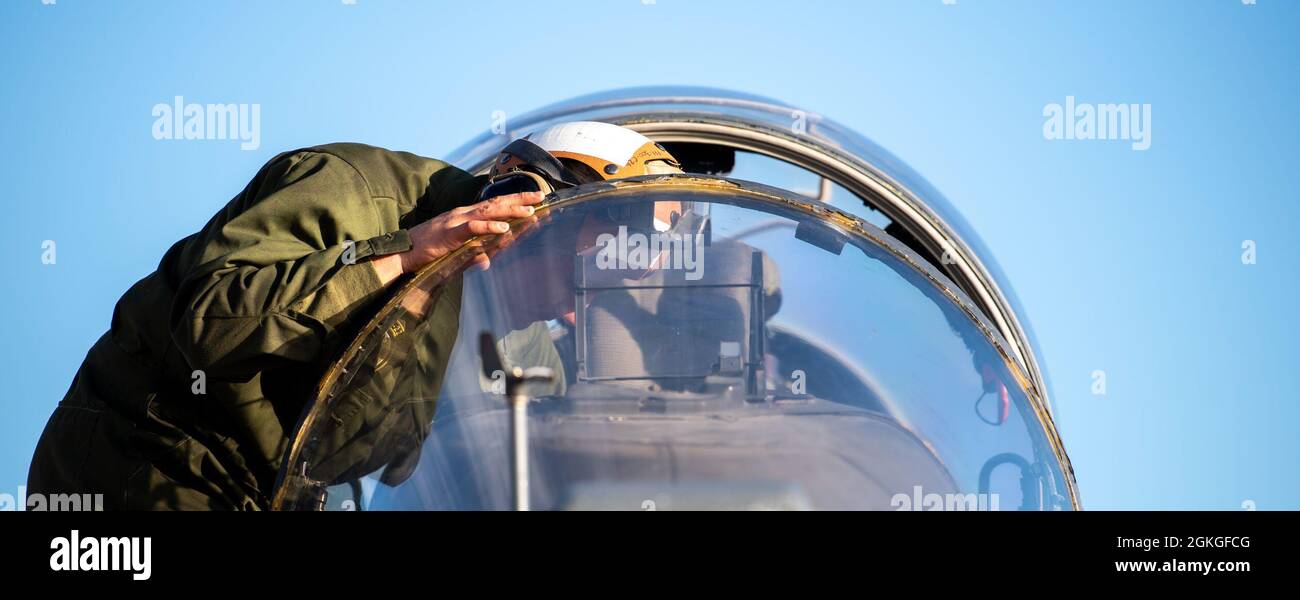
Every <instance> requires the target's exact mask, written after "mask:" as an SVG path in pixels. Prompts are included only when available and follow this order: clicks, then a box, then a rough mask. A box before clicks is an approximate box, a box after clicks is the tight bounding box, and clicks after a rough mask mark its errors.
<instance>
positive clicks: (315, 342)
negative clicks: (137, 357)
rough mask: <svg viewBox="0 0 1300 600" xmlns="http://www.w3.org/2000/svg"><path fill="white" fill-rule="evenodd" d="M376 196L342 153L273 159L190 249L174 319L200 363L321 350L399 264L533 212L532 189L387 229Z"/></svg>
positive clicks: (222, 364) (263, 360) (209, 369)
mask: <svg viewBox="0 0 1300 600" xmlns="http://www.w3.org/2000/svg"><path fill="white" fill-rule="evenodd" d="M446 168H451V167H446ZM538 200H539V199H538ZM531 201H532V199H528V200H527V202H531ZM373 202H374V199H373V198H371V197H370V192H369V188H368V186H367V184H366V181H365V180H364V179H363V177H362V176H361V174H360V173H359V172H358V171H357V170H356V169H355V168H354V167H352V165H350V164H348V163H347V162H346V161H344V160H343V159H341V158H338V157H337V156H334V155H332V154H328V153H321V152H312V151H305V152H299V153H295V154H291V155H287V156H282V157H280V158H278V159H276V160H275V161H273V162H272V163H271V164H269V165H268V166H267V167H266V168H265V169H264V170H263V172H262V173H261V174H259V177H258V179H257V180H255V181H254V182H253V184H250V186H249V188H248V189H246V190H245V192H244V194H242V195H241V197H240V198H237V199H236V200H235V201H233V202H232V203H231V204H230V206H228V207H227V208H226V210H227V211H228V213H229V214H226V215H218V217H217V218H216V219H214V222H213V223H212V224H210V225H209V227H207V228H205V230H204V231H203V232H202V233H200V234H199V235H198V236H197V237H196V240H195V243H194V247H192V248H190V249H189V250H187V252H189V253H192V254H193V255H192V256H189V257H188V259H189V260H187V261H185V262H186V264H188V265H190V268H188V269H187V272H186V273H185V274H184V275H183V278H182V279H181V281H180V283H179V285H178V289H177V294H176V298H177V301H176V303H175V305H174V306H173V309H172V315H171V324H172V336H173V340H174V341H175V342H176V345H177V347H178V349H179V350H180V352H181V353H182V355H183V356H184V357H185V358H186V360H187V361H188V362H189V364H190V365H191V366H192V367H193V368H195V369H203V370H204V371H205V372H206V373H207V376H208V377H209V378H218V379H228V380H242V379H247V378H249V377H252V376H253V375H254V374H256V373H257V372H258V371H261V370H263V369H264V368H265V367H266V366H267V363H268V362H272V361H276V360H284V361H293V362H301V361H310V360H314V359H316V358H317V357H318V356H319V353H320V351H321V349H322V347H323V345H324V344H325V343H326V341H327V340H329V339H330V338H331V337H332V336H333V334H334V331H335V330H336V329H337V328H338V327H340V326H342V325H343V324H344V323H347V322H349V321H350V320H351V319H353V318H354V317H356V316H357V314H358V312H359V311H361V309H363V308H364V307H366V306H368V305H369V304H371V302H373V301H374V300H375V299H376V298H377V296H378V295H379V294H380V293H382V292H383V290H384V288H385V286H386V285H388V284H389V283H391V282H392V281H394V280H396V278H397V277H400V275H401V273H400V272H397V273H394V271H393V270H392V269H391V267H392V266H394V265H400V266H401V272H409V271H413V270H415V269H418V268H419V267H420V266H423V265H424V264H427V263H428V262H429V261H431V260H433V259H435V258H437V257H439V256H441V255H442V254H445V253H446V252H447V251H449V250H450V249H454V248H455V247H456V246H458V245H459V244H460V243H461V242H463V241H464V239H468V238H469V237H471V236H472V235H474V234H475V232H487V231H488V230H490V229H491V228H492V225H491V220H492V219H495V218H503V217H505V215H506V214H510V215H515V214H517V213H521V212H524V211H522V210H521V209H520V204H521V203H522V202H525V200H523V199H521V198H516V199H515V200H514V201H513V202H509V201H506V202H498V203H497V204H496V205H494V206H493V207H491V208H485V207H466V208H465V209H456V210H455V211H448V212H447V213H444V214H443V215H438V216H436V217H434V218H433V219H431V220H430V221H427V222H425V223H422V224H420V225H417V226H415V227H413V228H412V229H411V231H410V232H409V233H408V232H406V231H402V230H398V231H383V226H382V225H381V223H380V222H379V219H378V216H377V213H376V208H375V206H374V205H373ZM453 212H454V213H455V214H454V215H453V216H449V215H452V213H453ZM466 215H468V216H466ZM384 256H387V257H388V258H387V260H383V257H384ZM376 258H378V259H379V260H376ZM381 261H382V262H381Z"/></svg>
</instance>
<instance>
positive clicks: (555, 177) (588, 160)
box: [479, 121, 682, 200]
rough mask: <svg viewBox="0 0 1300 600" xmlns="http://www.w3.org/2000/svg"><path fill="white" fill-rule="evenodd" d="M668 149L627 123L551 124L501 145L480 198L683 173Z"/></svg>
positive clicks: (548, 191)
mask: <svg viewBox="0 0 1300 600" xmlns="http://www.w3.org/2000/svg"><path fill="white" fill-rule="evenodd" d="M681 172H682V170H681V165H680V164H679V163H678V162H677V159H675V158H673V155H672V154H669V153H668V151H667V150H665V149H664V147H663V146H662V145H660V144H658V143H656V142H654V141H653V140H651V139H650V138H648V137H646V136H644V135H641V134H640V133H637V132H635V131H632V130H631V129H628V128H626V127H620V126H618V125H611V124H609V123H600V122H597V121H573V122H569V123H560V124H559V125H552V126H550V127H547V128H546V129H542V130H541V131H536V132H533V133H530V134H528V135H526V136H524V137H522V138H520V139H517V140H515V141H513V142H511V143H510V144H509V145H507V146H506V147H505V148H504V149H502V151H501V153H500V154H499V155H498V156H497V158H496V161H495V162H494V163H493V165H492V169H491V171H489V173H488V177H489V181H488V184H487V185H486V186H484V187H483V191H482V192H481V193H480V194H479V199H480V200H486V199H488V198H493V197H496V196H503V195H506V194H513V193H517V192H524V191H541V192H543V193H550V192H552V191H554V190H556V189H561V188H566V187H572V186H575V185H581V184H583V183H591V182H593V181H607V180H610V179H622V178H624V177H636V176H639V175H657V174H663V173H681Z"/></svg>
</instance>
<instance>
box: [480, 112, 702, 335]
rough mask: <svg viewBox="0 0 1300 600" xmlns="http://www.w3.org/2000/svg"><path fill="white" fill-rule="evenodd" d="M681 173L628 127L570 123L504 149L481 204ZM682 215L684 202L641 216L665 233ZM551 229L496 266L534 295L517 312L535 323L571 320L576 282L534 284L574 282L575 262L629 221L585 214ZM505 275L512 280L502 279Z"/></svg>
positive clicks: (667, 204)
mask: <svg viewBox="0 0 1300 600" xmlns="http://www.w3.org/2000/svg"><path fill="white" fill-rule="evenodd" d="M681 172H682V170H681V166H680V164H679V163H678V162H677V159H675V158H673V156H672V154H670V153H669V152H668V151H667V150H666V149H664V147H663V146H662V145H660V144H658V143H656V142H654V141H653V140H651V139H650V138H648V137H646V136H644V135H642V134H640V133H637V132H635V131H632V130H631V129H628V128H626V127H620V126H618V125H611V124H609V123H600V122H596V121H573V122H569V123H561V124H558V125H553V126H551V127H547V128H545V129H542V130H540V131H536V132H533V133H531V134H529V135H527V136H525V137H523V138H520V139H518V140H515V141H513V142H511V143H510V144H509V145H507V146H506V147H505V148H504V149H503V150H502V151H501V153H500V154H499V155H498V156H497V158H496V160H495V162H494V163H493V165H492V168H491V170H490V171H489V174H488V175H489V180H488V183H487V185H485V186H484V187H483V190H482V191H481V192H480V194H479V199H480V200H487V199H490V198H494V197H496V196H503V195H506V194H514V193H518V192H530V191H541V192H543V193H546V194H549V193H551V192H553V191H555V190H557V189H563V188H567V187H573V186H577V185H582V184H585V183H592V182H597V181H608V180H612V179H621V178H624V177H636V176H640V175H659V174H674V173H681ZM682 212H683V209H682V205H681V203H680V202H671V201H660V202H655V203H654V206H653V207H651V208H650V209H649V212H648V213H647V214H645V215H642V218H641V219H640V220H642V221H645V223H644V225H645V226H646V227H647V228H653V229H658V230H660V231H663V230H666V229H667V228H668V227H669V226H670V225H671V224H672V223H673V222H674V219H676V218H677V216H678V215H680V214H681V213H682ZM559 220H560V221H569V222H564V223H553V224H551V225H549V226H546V227H542V228H541V231H538V232H536V234H537V237H538V238H540V239H535V240H534V242H533V244H532V252H529V253H527V254H522V255H506V256H505V257H504V260H502V261H498V262H496V263H494V264H493V268H494V269H497V271H498V274H501V275H505V276H507V278H509V279H511V280H517V283H518V284H521V285H523V286H524V287H526V288H527V289H530V290H533V292H534V293H535V294H534V295H533V296H532V297H531V298H530V302H529V305H530V306H529V307H528V310H524V308H523V307H519V308H517V312H518V313H519V316H521V317H524V318H528V319H531V320H544V319H553V318H560V317H568V318H570V319H571V318H572V313H573V296H572V292H571V290H572V283H571V282H567V281H566V282H564V283H562V284H559V282H555V281H530V280H532V279H537V278H553V277H555V276H557V275H559V276H565V277H571V276H572V273H573V263H572V261H573V256H574V254H575V253H581V252H583V251H585V250H587V249H589V248H590V247H591V246H593V245H594V244H595V240H596V239H597V238H598V237H599V236H600V235H601V234H604V233H612V232H616V231H617V230H618V226H619V225H620V224H622V225H628V224H629V222H628V221H627V220H626V219H624V218H621V216H619V215H606V214H604V212H601V211H593V212H588V213H586V214H585V215H584V216H583V217H581V218H578V219H577V220H573V219H572V218H570V219H567V220H566V219H563V218H561V219H559ZM502 270H508V271H510V272H509V273H502V272H501V271H502Z"/></svg>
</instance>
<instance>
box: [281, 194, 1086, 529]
mask: <svg viewBox="0 0 1300 600" xmlns="http://www.w3.org/2000/svg"><path fill="white" fill-rule="evenodd" d="M483 257H487V259H488V262H487V267H486V268H483V264H484V263H483ZM484 333H486V334H487V335H488V336H490V342H489V343H487V344H481V340H480V337H481V335H482V334H484ZM498 359H499V360H500V361H501V365H500V366H499V367H498V366H496V365H494V364H493V363H494V362H495V361H496V360H498ZM519 374H526V375H528V377H529V380H528V381H527V382H524V383H519V384H518V385H514V384H513V382H514V381H515V376H516V375H519ZM512 407H514V408H512ZM516 409H517V411H516V412H512V411H515V410H516ZM512 415H517V416H518V417H520V420H519V421H514V420H512V418H513V417H512ZM515 457H522V465H521V464H520V461H517V460H516V458H515ZM1067 472H1068V463H1067V462H1065V459H1064V454H1063V452H1062V451H1061V449H1060V442H1059V440H1058V439H1057V438H1056V434H1055V430H1054V429H1053V428H1052V427H1051V425H1050V420H1049V419H1048V418H1047V416H1046V412H1045V408H1044V407H1043V405H1042V403H1041V399H1038V398H1035V397H1033V391H1032V386H1030V385H1028V379H1027V378H1026V376H1025V374H1024V373H1023V372H1022V371H1021V370H1020V368H1019V366H1018V364H1017V363H1016V362H1015V361H1014V360H1011V359H1010V358H1009V355H1008V353H1007V350H1006V347H1005V341H1004V340H1002V339H1001V338H1000V337H999V336H998V335H997V334H996V333H995V330H994V329H993V328H992V327H991V326H990V325H989V324H988V323H987V322H986V320H985V318H984V317H983V316H982V315H981V314H980V312H979V311H978V310H975V309H974V308H973V305H972V304H971V302H970V300H969V299H968V298H966V297H965V295H964V294H962V292H961V291H960V290H958V289H957V288H956V287H955V286H954V285H952V283H951V282H950V281H948V280H947V279H946V278H945V277H944V276H943V275H941V274H939V273H938V272H937V271H935V270H934V269H933V268H932V267H931V266H930V265H928V264H927V263H925V261H922V260H918V259H917V258H916V257H915V256H914V255H912V254H911V253H910V251H908V250H907V249H906V248H905V247H903V246H902V245H901V244H899V243H897V242H896V241H894V240H892V238H890V237H889V236H887V235H885V234H884V233H883V232H882V231H881V230H879V229H877V228H876V227H875V226H873V225H871V224H870V223H868V222H866V221H863V220H861V219H858V218H856V217H853V216H850V215H847V214H844V213H840V212H837V211H834V210H831V209H828V208H826V207H825V206H824V205H820V204H818V203H816V202H812V201H809V200H808V199H806V198H801V197H799V196H797V195H795V194H790V193H785V192H781V191H780V190H776V189H773V188H767V187H764V186H758V185H754V184H743V183H739V182H733V181H729V180H724V179H715V178H701V177H691V176H659V177H648V178H639V179H637V180H626V181H622V182H613V183H598V184H589V185H586V186H580V187H579V188H576V189H573V190H566V191H565V192H562V193H560V194H559V195H558V198H557V199H556V200H555V201H554V202H551V203H550V204H548V206H547V208H545V209H543V210H541V211H539V212H538V216H537V217H536V218H535V219H532V220H529V221H527V222H520V223H516V225H515V228H514V229H513V230H512V231H511V233H509V234H506V235H504V236H499V237H494V238H489V239H482V240H479V241H478V242H477V243H474V244H470V245H469V246H467V247H465V248H463V249H462V250H460V251H458V252H457V253H456V254H454V255H452V256H450V257H448V258H446V259H444V260H443V261H441V262H440V263H438V264H436V265H434V266H432V267H430V268H429V269H426V271H424V272H422V273H421V274H420V275H419V276H417V277H416V278H415V279H414V280H413V281H411V282H410V283H408V284H407V285H406V286H405V287H404V288H403V289H402V290H401V291H399V292H398V293H397V294H395V295H394V297H393V299H392V300H391V301H390V302H389V303H388V305H387V306H386V307H385V308H384V309H383V310H382V311H381V312H380V313H379V315H378V317H377V318H376V319H375V320H374V322H372V323H371V324H370V325H369V326H368V327H367V328H366V329H365V330H364V331H363V332H362V334H361V336H360V337H359V338H358V339H357V341H356V342H355V343H354V344H353V345H352V347H351V348H350V349H349V351H348V352H347V354H346V355H345V356H344V357H343V359H342V360H341V361H340V362H339V363H338V364H337V365H336V366H335V367H334V368H333V369H332V370H331V371H330V373H329V375H327V377H326V379H325V381H324V382H323V384H322V388H321V396H320V398H318V400H317V402H316V403H315V407H314V408H313V409H312V411H311V413H310V414H309V415H308V416H307V417H306V418H305V420H304V422H303V424H302V426H301V428H300V430H299V433H298V437H297V439H296V440H295V441H294V445H293V448H292V450H291V452H290V455H289V460H288V464H287V465H286V473H287V475H286V476H285V477H284V479H283V480H282V483H281V485H280V487H279V489H278V494H277V497H276V504H277V507H279V508H295V507H303V506H309V507H313V508H318V507H321V506H325V507H330V508H362V507H364V508H365V509H510V508H514V507H516V506H517V502H518V501H517V500H516V495H517V493H519V491H520V490H521V489H522V490H524V492H523V495H524V503H525V504H526V505H527V506H530V507H531V508H534V509H622V510H643V509H658V510H664V509H673V508H678V509H680V508H688V509H690V508H694V509H700V508H704V509H710V508H720V509H731V508H791V509H884V510H893V509H918V510H921V509H925V510H929V509H935V508H945V509H949V510H951V509H954V508H955V509H968V510H981V509H983V510H993V509H1000V510H1014V509H1034V510H1037V509H1046V510H1052V509H1071V508H1073V507H1074V498H1073V492H1072V489H1071V487H1070V486H1069V484H1068V482H1067V475H1066V473H1067ZM521 486H522V487H521Z"/></svg>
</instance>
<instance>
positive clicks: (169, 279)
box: [28, 144, 483, 509]
mask: <svg viewBox="0 0 1300 600" xmlns="http://www.w3.org/2000/svg"><path fill="white" fill-rule="evenodd" d="M482 183H483V181H482V179H481V178H475V177H472V176H470V175H469V174H467V173H465V172H464V171H462V170H460V169H457V168H455V167H451V166H449V165H447V164H446V163H443V162H441V161H437V160H432V159H428V158H422V157H419V156H415V155H413V154H408V153H404V152H393V151H388V150H384V149H380V148H374V147H369V146H364V145H360V144H331V145H327V146H320V147H316V148H308V149H304V150H298V151H294V152H288V153H285V154H281V155H279V156H277V157H275V158H274V159H272V160H271V161H270V162H269V163H267V165H266V166H265V167H263V168H262V169H261V171H260V172H258V174H257V176H256V177H255V178H254V179H253V180H252V182H251V183H249V184H248V186H247V187H246V188H245V189H244V190H243V191H242V192H241V193H240V194H239V195H237V196H236V197H235V198H234V199H233V200H231V201H230V203H229V204H227V205H226V206H225V208H223V209H222V210H221V211H219V212H218V213H217V214H216V216H214V217H212V219H211V220H210V221H209V222H208V223H207V224H206V225H205V226H204V227H203V229H202V230H201V231H199V232H198V233H196V234H194V235H191V236H189V237H187V238H185V239H183V240H181V241H179V242H177V243H176V244H175V245H174V246H172V248H171V249H170V250H168V251H167V253H166V255H165V256H164V257H163V259H162V261H161V263H160V264H159V265H158V269H157V271H155V272H154V273H152V274H150V275H149V276H147V277H145V278H144V279H142V280H140V281H139V282H137V283H136V284H135V285H134V286H132V287H131V289H130V290H128V291H127V292H126V294H125V295H124V296H123V297H122V298H121V300H119V301H118V303H117V307H116V308H115V310H114V312H113V321H112V324H111V328H110V329H109V331H108V332H107V333H105V334H104V336H103V337H101V338H100V339H99V341H98V342H96V343H95V345H94V346H93V347H92V348H91V349H90V351H89V353H88V354H87V356H86V359H85V361H84V362H83V363H82V365H81V368H80V369H79V370H78V372H77V375H76V377H75V378H74V379H73V382H72V386H71V387H70V389H69V390H68V392H67V395H65V396H64V398H63V401H62V402H60V403H59V406H58V408H57V409H56V410H55V412H54V414H53V415H52V416H51V417H50V420H49V423H48V424H47V425H46V428H45V431H44V433H43V434H42V436H41V440H40V442H39V443H38V445H37V448H36V452H35V455H34V457H33V460H32V465H31V471H30V473H29V476H28V486H29V491H30V492H32V493H46V494H56V493H89V494H104V506H105V508H108V509H260V508H265V507H266V506H267V504H268V499H269V497H270V495H271V492H272V489H271V488H272V486H273V485H274V484H275V480H276V476H277V471H278V469H279V467H280V462H281V460H282V455H283V454H284V451H285V448H286V445H287V443H288V436H289V435H291V434H292V430H293V428H294V426H295V425H296V424H297V421H298V419H299V416H300V414H301V413H302V411H303V408H304V407H305V406H306V404H307V403H308V402H310V401H311V400H312V399H313V396H314V392H315V387H316V385H317V383H318V381H319V379H320V376H321V374H322V373H323V372H324V370H325V368H326V367H327V366H328V365H329V363H330V362H331V361H333V360H334V359H336V358H337V357H338V355H339V354H340V352H342V350H343V349H344V347H346V344H347V343H348V342H349V341H350V340H351V339H352V338H353V337H354V336H355V334H356V333H357V331H358V330H359V329H360V327H361V326H362V325H364V324H365V322H366V320H367V319H369V318H370V317H371V316H372V314H373V312H374V311H375V309H377V308H378V305H379V303H380V302H382V300H383V297H384V296H385V294H384V288H383V286H382V285H381V284H380V281H379V278H378V276H377V274H376V272H375V271H374V268H373V267H372V266H371V265H370V264H368V259H369V258H371V257H373V256H379V255H383V254H391V253H394V252H400V251H403V250H406V249H407V248H409V247H410V243H411V242H410V236H409V234H407V232H406V230H407V229H408V228H410V227H412V226H414V225H416V224H418V223H420V222H422V221H425V220H427V219H429V218H430V217H432V216H434V215H436V214H439V213H442V212H444V211H446V210H448V209H450V208H452V207H455V206H459V205H463V204H469V203H471V202H473V199H474V197H475V195H476V194H477V192H478V188H479V187H480V186H481V185H482ZM452 322H453V323H454V319H453V320H452Z"/></svg>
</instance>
